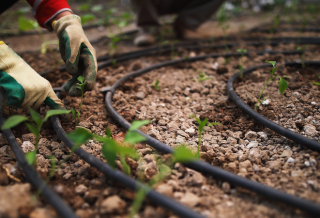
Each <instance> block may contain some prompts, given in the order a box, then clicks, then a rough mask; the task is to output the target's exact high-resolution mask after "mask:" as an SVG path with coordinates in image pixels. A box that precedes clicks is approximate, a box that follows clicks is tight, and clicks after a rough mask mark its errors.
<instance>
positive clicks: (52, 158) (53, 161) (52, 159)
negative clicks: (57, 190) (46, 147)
mask: <svg viewBox="0 0 320 218" xmlns="http://www.w3.org/2000/svg"><path fill="white" fill-rule="evenodd" d="M49 159H50V161H51V169H50V172H49V178H51V177H52V176H53V175H54V174H55V170H56V158H55V157H54V156H49Z"/></svg>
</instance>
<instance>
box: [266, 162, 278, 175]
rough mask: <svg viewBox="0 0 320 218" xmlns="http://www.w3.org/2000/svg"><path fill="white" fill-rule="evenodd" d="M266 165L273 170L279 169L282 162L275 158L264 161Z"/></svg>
mask: <svg viewBox="0 0 320 218" xmlns="http://www.w3.org/2000/svg"><path fill="white" fill-rule="evenodd" d="M266 166H267V167H269V168H270V169H271V170H272V171H273V172H275V171H278V170H280V168H281V167H282V163H281V161H279V160H275V161H268V162H267V163H266Z"/></svg>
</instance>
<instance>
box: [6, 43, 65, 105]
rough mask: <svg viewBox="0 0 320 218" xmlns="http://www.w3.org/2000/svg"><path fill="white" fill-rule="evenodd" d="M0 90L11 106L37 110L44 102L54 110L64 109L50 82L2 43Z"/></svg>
mask: <svg viewBox="0 0 320 218" xmlns="http://www.w3.org/2000/svg"><path fill="white" fill-rule="evenodd" d="M0 90H1V93H2V94H3V96H4V98H5V99H6V101H7V103H8V104H9V105H11V106H14V107H18V108H22V109H26V108H28V107H31V108H33V109H37V108H39V107H40V105H41V103H42V102H44V103H45V104H46V105H48V106H49V107H50V108H52V109H59V108H62V107H63V104H62V103H61V101H60V99H58V97H57V96H56V94H55V93H54V91H53V90H52V87H51V84H50V83H49V81H48V80H46V79H45V78H43V77H42V76H40V75H39V74H38V73H37V72H36V71H34V70H33V69H32V68H31V67H30V66H29V65H28V64H27V63H26V62H25V61H24V60H22V58H20V57H19V56H18V55H17V54H16V53H15V52H14V51H12V49H11V48H9V47H8V46H7V45H6V44H4V43H3V42H2V41H0Z"/></svg>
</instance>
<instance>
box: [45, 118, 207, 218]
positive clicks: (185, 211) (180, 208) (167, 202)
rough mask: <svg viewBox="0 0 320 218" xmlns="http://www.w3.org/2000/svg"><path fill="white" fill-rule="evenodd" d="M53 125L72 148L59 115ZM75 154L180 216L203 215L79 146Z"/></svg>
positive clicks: (109, 176)
mask: <svg viewBox="0 0 320 218" xmlns="http://www.w3.org/2000/svg"><path fill="white" fill-rule="evenodd" d="M51 123H52V126H53V128H54V130H55V132H56V133H57V135H58V137H59V138H60V139H61V140H62V141H63V142H64V143H65V145H67V146H68V148H70V149H72V148H73V146H74V143H73V142H72V141H71V140H70V139H69V138H68V136H67V134H66V132H65V131H64V130H63V128H62V126H61V124H60V121H59V118H58V117H57V116H54V117H51ZM75 154H76V155H78V156H79V157H80V158H81V159H83V160H84V161H86V162H87V163H89V164H90V165H91V166H92V167H95V168H96V169H97V170H99V171H101V172H102V173H103V174H104V175H105V176H106V177H107V178H108V179H111V180H113V181H115V182H118V183H120V184H122V185H124V186H126V187H128V188H130V189H131V190H133V191H138V190H140V189H141V188H144V189H145V190H150V191H149V192H148V194H147V195H146V197H147V198H149V199H150V200H152V201H153V202H154V203H156V204H157V205H160V206H162V207H164V208H166V209H168V210H171V211H172V212H174V213H175V214H176V215H178V216H180V217H188V218H195V217H199V218H201V217H203V216H202V215H200V214H199V213H197V212H195V211H193V210H191V209H190V208H188V207H186V206H184V205H182V204H180V203H178V202H176V201H174V200H173V199H171V198H169V197H167V196H165V195H162V194H160V193H158V192H156V191H155V190H153V189H150V188H148V187H147V186H145V185H144V184H142V183H140V182H138V181H136V180H134V179H132V178H131V177H129V176H127V175H125V174H124V173H122V172H120V171H119V170H113V169H112V168H111V167H110V166H108V165H107V164H106V163H104V162H103V161H101V160H99V159H97V158H96V157H94V156H93V155H91V154H89V153H88V152H86V151H85V150H83V149H82V148H80V147H79V148H77V149H76V151H75Z"/></svg>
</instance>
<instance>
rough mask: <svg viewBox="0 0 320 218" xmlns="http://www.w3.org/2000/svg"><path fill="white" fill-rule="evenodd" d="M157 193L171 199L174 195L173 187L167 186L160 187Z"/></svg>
mask: <svg viewBox="0 0 320 218" xmlns="http://www.w3.org/2000/svg"><path fill="white" fill-rule="evenodd" d="M156 191H157V192H159V193H160V194H164V195H166V196H169V197H172V195H173V187H172V186H170V185H167V184H160V185H158V186H157V187H156Z"/></svg>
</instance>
